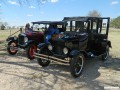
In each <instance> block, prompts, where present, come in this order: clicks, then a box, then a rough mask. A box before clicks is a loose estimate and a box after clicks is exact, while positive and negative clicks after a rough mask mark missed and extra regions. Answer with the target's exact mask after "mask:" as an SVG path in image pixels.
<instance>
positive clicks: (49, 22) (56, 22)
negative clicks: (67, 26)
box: [32, 21, 65, 24]
mask: <svg viewBox="0 0 120 90" xmlns="http://www.w3.org/2000/svg"><path fill="white" fill-rule="evenodd" d="M32 23H33V24H64V23H65V22H64V21H37V22H32Z"/></svg>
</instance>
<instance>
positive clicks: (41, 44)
mask: <svg viewBox="0 0 120 90" xmlns="http://www.w3.org/2000/svg"><path fill="white" fill-rule="evenodd" d="M47 46H48V44H46V43H40V44H39V45H38V46H37V47H38V48H39V49H40V48H45V47H47Z"/></svg>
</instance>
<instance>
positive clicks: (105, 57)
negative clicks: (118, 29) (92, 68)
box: [102, 45, 109, 61]
mask: <svg viewBox="0 0 120 90" xmlns="http://www.w3.org/2000/svg"><path fill="white" fill-rule="evenodd" d="M108 58H109V46H108V45H107V46H106V51H105V53H104V54H103V55H102V61H106V60H107V59H108Z"/></svg>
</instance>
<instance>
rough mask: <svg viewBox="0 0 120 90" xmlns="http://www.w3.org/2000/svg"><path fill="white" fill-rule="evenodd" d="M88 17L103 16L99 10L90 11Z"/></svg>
mask: <svg viewBox="0 0 120 90" xmlns="http://www.w3.org/2000/svg"><path fill="white" fill-rule="evenodd" d="M88 16H90V17H101V14H100V13H99V12H98V11H97V10H93V11H89V13H88Z"/></svg>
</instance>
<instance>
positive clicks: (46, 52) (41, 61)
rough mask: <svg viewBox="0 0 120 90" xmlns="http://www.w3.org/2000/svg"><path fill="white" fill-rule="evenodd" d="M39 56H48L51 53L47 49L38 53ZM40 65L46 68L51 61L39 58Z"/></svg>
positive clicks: (42, 49)
mask: <svg viewBox="0 0 120 90" xmlns="http://www.w3.org/2000/svg"><path fill="white" fill-rule="evenodd" d="M38 53H39V54H45V55H48V54H49V51H48V49H46V48H41V49H40V51H39V52H38ZM37 61H38V64H39V65H40V66H42V67H46V66H48V65H49V63H50V61H49V60H45V59H41V58H37Z"/></svg>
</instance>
